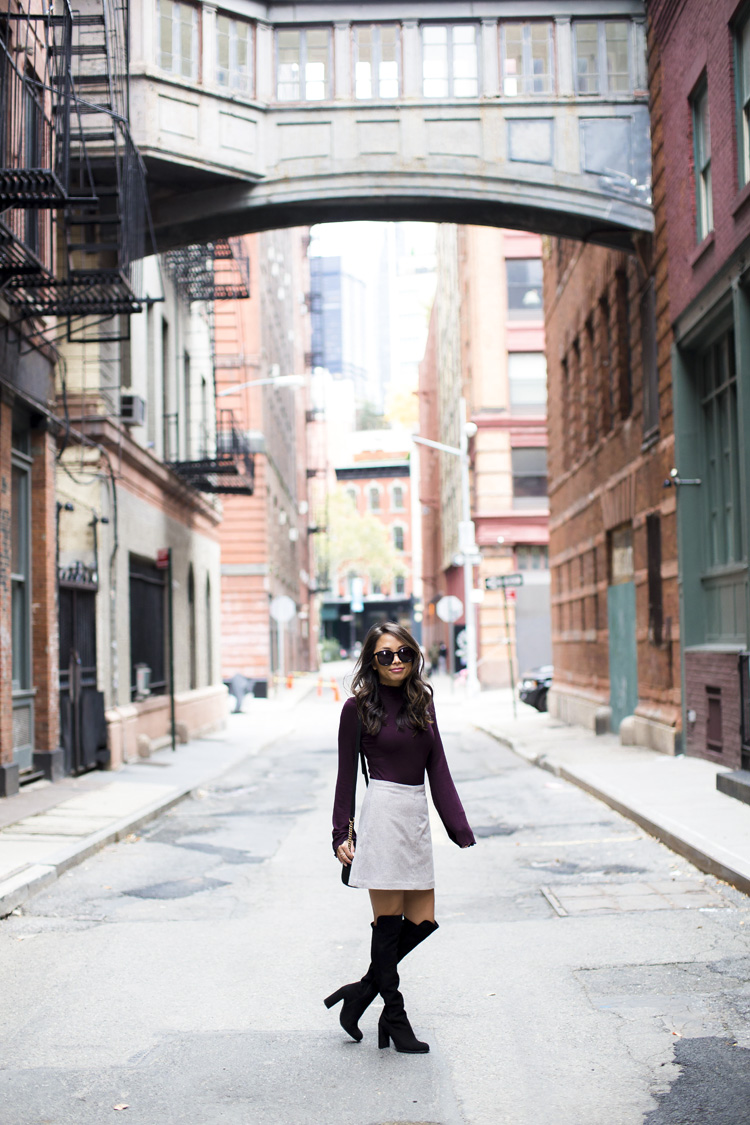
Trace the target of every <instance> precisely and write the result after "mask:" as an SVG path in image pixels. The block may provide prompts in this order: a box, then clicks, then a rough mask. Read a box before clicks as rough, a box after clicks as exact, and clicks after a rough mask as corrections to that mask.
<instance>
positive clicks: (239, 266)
mask: <svg viewBox="0 0 750 1125" xmlns="http://www.w3.org/2000/svg"><path fill="white" fill-rule="evenodd" d="M164 266H165V268H166V270H167V272H168V273H169V274H170V275H171V277H172V280H173V281H174V284H175V286H176V288H177V290H178V291H179V292H180V293H181V294H182V296H183V297H184V298H185V299H186V300H188V301H190V302H192V301H202V302H204V303H205V305H206V307H207V311H208V315H209V323H210V325H211V328H212V337H213V306H214V303H215V302H216V301H238V300H244V299H246V298H247V297H249V296H250V263H249V261H248V259H247V255H246V251H245V245H244V243H243V241H242V239H239V238H232V239H219V240H218V241H217V242H209V243H203V244H201V245H196V246H186V247H185V248H184V249H181V250H170V251H169V252H168V253H167V254H165V255H164ZM211 351H212V354H214V352H215V349H214V347H213V339H212V347H211ZM177 423H178V419H177V416H176V415H172V416H170V417H169V418H167V419H166V424H167V437H168V440H167V446H168V455H167V462H168V464H169V467H170V468H171V469H172V470H173V472H175V473H177V475H178V476H180V477H182V479H183V480H184V481H186V482H187V483H188V484H190V485H192V487H193V488H196V489H198V490H199V491H200V492H215V493H221V494H223V495H227V496H252V495H253V490H254V483H255V461H254V457H253V451H252V447H251V442H250V440H249V438H248V436H247V434H245V433H244V432H243V431H242V430H240V429H239V428H238V426H237V424H236V421H235V418H234V414H233V412H232V411H231V410H219V411H218V412H217V416H216V427H215V433H214V434H211V435H209V434H208V433H206V432H204V433H203V434H202V435H201V438H200V441H199V443H198V444H199V448H197V449H194V450H190V451H186V456H185V457H184V458H180V456H179V434H178V424H177Z"/></svg>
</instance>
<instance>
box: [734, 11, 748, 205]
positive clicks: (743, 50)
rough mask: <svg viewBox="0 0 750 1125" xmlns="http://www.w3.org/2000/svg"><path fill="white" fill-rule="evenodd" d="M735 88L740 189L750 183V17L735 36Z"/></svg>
mask: <svg viewBox="0 0 750 1125" xmlns="http://www.w3.org/2000/svg"><path fill="white" fill-rule="evenodd" d="M734 72H735V86H736V91H737V136H738V145H737V149H738V154H739V182H740V187H744V186H745V184H747V183H750V17H747V18H745V20H744V22H743V23H742V24H741V25H740V27H739V29H738V31H737V33H736V36H735V60H734Z"/></svg>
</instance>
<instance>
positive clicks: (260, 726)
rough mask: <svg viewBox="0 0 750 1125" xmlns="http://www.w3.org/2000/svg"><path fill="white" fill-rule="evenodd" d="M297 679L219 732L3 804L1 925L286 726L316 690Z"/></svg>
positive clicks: (311, 680)
mask: <svg viewBox="0 0 750 1125" xmlns="http://www.w3.org/2000/svg"><path fill="white" fill-rule="evenodd" d="M316 684H317V675H315V674H310V675H306V676H300V677H298V678H297V679H295V681H294V686H293V687H292V688H290V689H286V688H283V689H281V690H280V691H279V692H278V694H277V695H276V696H275V697H274V698H272V699H254V698H252V697H251V696H248V697H246V699H245V701H244V705H243V711H242V713H240V714H237V715H234V714H231V715H228V716H227V725H226V727H225V729H224V730H221V731H217V732H216V733H215V734H211V735H207V736H206V737H204V738H199V739H195V740H194V741H192V742H189V743H187V745H183V746H179V745H178V747H177V751H176V752H175V753H173V752H172V750H171V748H167V749H164V750H159V751H158V752H157V753H155V754H153V755H152V756H151V757H150V758H147V759H144V760H142V761H137V762H131V763H129V764H128V765H126V766H124V767H123V768H122V769H121V770H118V771H117V772H112V773H106V772H100V771H95V772H93V773H88V774H83V775H82V776H81V777H77V778H64V779H63V780H62V781H59V782H56V783H55V784H52V783H51V782H49V781H37V782H33V783H32V784H31V785H29V786H28V787H26V788H23V789H22V790H21V792H20V793H19V794H18V795H17V796H15V797H9V798H5V799H0V918H4V917H5V916H6V915H8V914H9V913H10V912H11V911H12V910H14V909H15V907H16V906H19V905H20V904H21V903H23V902H25V901H26V899H27V898H29V896H30V895H32V894H35V893H36V892H37V891H39V890H41V889H42V888H43V887H46V886H48V884H50V883H52V882H54V880H55V879H57V878H59V876H60V875H62V873H63V872H64V871H66V870H67V869H68V868H69V867H73V866H74V865H75V864H77V863H80V862H81V861H82V860H84V859H86V858H87V857H88V856H90V855H92V854H93V853H94V852H96V851H98V850H99V849H100V848H103V847H106V845H107V844H111V843H114V842H115V841H116V840H122V839H125V838H126V837H127V836H128V835H130V834H131V833H133V832H135V831H137V829H138V828H140V827H141V826H142V825H144V824H146V823H147V822H148V821H150V820H153V819H154V817H157V816H159V815H160V814H161V813H163V812H165V811H166V810H167V809H169V808H170V807H171V806H172V805H175V804H177V803H178V802H179V801H182V800H184V798H185V797H188V796H189V795H190V794H191V793H193V792H195V790H196V789H200V787H201V786H202V785H205V784H206V783H207V782H208V781H210V780H211V779H213V778H215V777H219V776H220V775H221V774H223V773H226V771H227V770H229V769H231V768H232V766H234V765H236V764H237V763H238V762H241V761H242V760H243V759H244V758H246V757H247V756H248V755H250V754H257V753H259V751H261V750H262V749H263V746H264V745H266V744H267V743H268V742H269V741H271V740H273V739H276V738H278V737H280V736H281V735H283V733H284V731H285V729H286V727H287V726H288V727H291V726H292V723H293V720H292V710H293V708H294V707H295V706H296V704H297V703H299V702H300V701H301V700H302V699H304V698H305V697H306V696H307V695H309V693H310V692H312V691H314V690H315V687H316Z"/></svg>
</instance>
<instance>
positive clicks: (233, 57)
mask: <svg viewBox="0 0 750 1125" xmlns="http://www.w3.org/2000/svg"><path fill="white" fill-rule="evenodd" d="M252 35H253V33H252V28H251V26H250V24H249V23H244V22H243V21H242V20H235V19H230V17H229V16H222V15H218V16H217V17H216V81H217V82H218V84H219V85H220V86H226V87H227V88H228V89H230V90H240V91H241V92H242V93H244V94H249V93H251V92H252V59H253V49H252V44H253V39H252Z"/></svg>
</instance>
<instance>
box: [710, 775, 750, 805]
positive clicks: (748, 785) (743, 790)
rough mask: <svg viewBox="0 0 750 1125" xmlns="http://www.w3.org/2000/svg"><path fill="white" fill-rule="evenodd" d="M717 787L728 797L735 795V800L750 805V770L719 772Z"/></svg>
mask: <svg viewBox="0 0 750 1125" xmlns="http://www.w3.org/2000/svg"><path fill="white" fill-rule="evenodd" d="M716 788H717V789H718V790H719V792H720V793H724V794H725V795H726V796H727V797H734V798H735V800H737V801H743V802H744V803H745V804H746V805H750V770H733V771H732V772H731V773H717V775H716Z"/></svg>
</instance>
